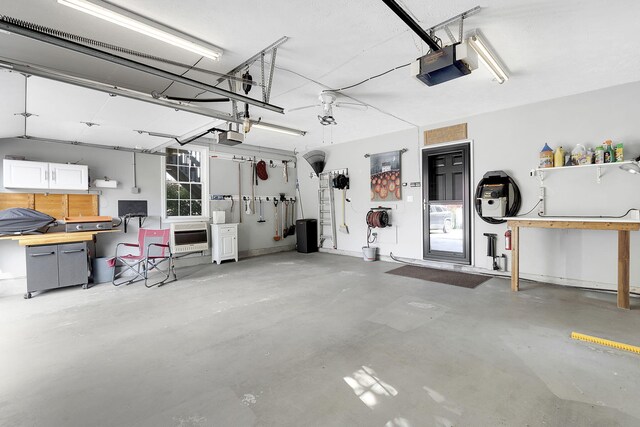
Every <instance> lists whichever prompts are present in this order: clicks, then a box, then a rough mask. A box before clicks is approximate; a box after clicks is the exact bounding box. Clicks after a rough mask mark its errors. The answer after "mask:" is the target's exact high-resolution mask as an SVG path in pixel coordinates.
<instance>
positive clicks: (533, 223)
mask: <svg viewBox="0 0 640 427" xmlns="http://www.w3.org/2000/svg"><path fill="white" fill-rule="evenodd" d="M505 219H506V220H507V225H508V226H509V227H511V230H512V231H511V245H512V249H511V257H512V258H511V290H512V291H514V292H517V291H518V290H519V288H520V278H519V275H520V260H519V257H520V228H522V227H529V228H555V229H561V230H564V229H581V230H611V231H617V232H618V308H626V309H628V308H629V252H630V249H629V248H630V240H631V239H630V233H629V232H630V231H638V230H640V221H638V220H629V219H609V218H607V219H604V218H603V219H593V218H505Z"/></svg>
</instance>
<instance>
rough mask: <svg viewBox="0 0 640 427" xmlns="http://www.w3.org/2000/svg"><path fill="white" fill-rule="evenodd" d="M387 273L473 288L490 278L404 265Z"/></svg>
mask: <svg viewBox="0 0 640 427" xmlns="http://www.w3.org/2000/svg"><path fill="white" fill-rule="evenodd" d="M387 273H388V274H395V275H396V276H403V277H411V278H413V279H420V280H426V281H427V282H437V283H442V284H444V285H453V286H460V287H461V288H469V289H473V288H475V287H476V286H478V285H481V284H482V283H484V282H486V281H487V280H489V279H491V276H481V275H479V274H469V273H459V272H457V271H449V270H437V269H435V268H427V267H417V266H414V265H405V266H403V267H400V268H396V269H394V270H391V271H387Z"/></svg>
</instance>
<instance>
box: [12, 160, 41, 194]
mask: <svg viewBox="0 0 640 427" xmlns="http://www.w3.org/2000/svg"><path fill="white" fill-rule="evenodd" d="M2 184H3V186H4V187H5V188H40V189H47V188H49V163H43V162H25V161H22V160H7V159H4V161H3V162H2Z"/></svg>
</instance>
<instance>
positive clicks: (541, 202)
mask: <svg viewBox="0 0 640 427" xmlns="http://www.w3.org/2000/svg"><path fill="white" fill-rule="evenodd" d="M538 203H539V205H538V215H544V207H545V206H544V203H545V202H544V187H540V197H539V198H538Z"/></svg>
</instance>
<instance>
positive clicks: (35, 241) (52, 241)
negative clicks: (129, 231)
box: [0, 229, 120, 246]
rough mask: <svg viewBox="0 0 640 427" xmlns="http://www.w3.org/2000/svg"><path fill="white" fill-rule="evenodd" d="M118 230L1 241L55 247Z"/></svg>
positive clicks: (26, 236) (26, 235) (57, 234)
mask: <svg viewBox="0 0 640 427" xmlns="http://www.w3.org/2000/svg"><path fill="white" fill-rule="evenodd" d="M119 231H120V230H119V229H113V230H94V231H78V232H75V233H65V232H60V233H44V234H24V235H16V236H3V237H0V239H2V240H17V241H18V244H19V245H20V246H36V245H56V244H59V243H73V242H88V241H91V240H93V237H94V236H95V235H96V234H98V233H117V232H119Z"/></svg>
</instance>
